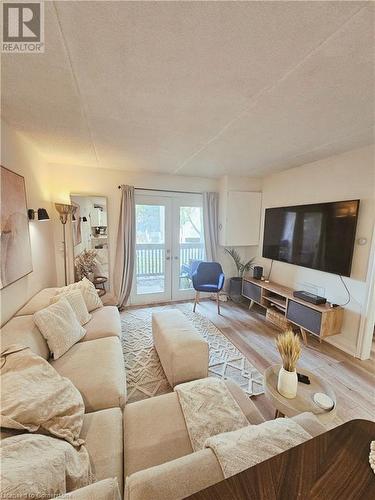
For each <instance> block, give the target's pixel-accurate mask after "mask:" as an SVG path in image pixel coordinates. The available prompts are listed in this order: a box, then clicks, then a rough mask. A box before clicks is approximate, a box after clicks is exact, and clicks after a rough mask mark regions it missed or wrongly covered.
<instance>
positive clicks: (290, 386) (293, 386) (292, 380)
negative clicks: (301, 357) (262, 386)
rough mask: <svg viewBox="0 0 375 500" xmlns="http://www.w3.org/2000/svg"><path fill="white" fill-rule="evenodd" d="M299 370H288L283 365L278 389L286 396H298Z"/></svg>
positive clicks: (291, 397) (290, 397)
mask: <svg viewBox="0 0 375 500" xmlns="http://www.w3.org/2000/svg"><path fill="white" fill-rule="evenodd" d="M297 384H298V378H297V372H296V371H295V370H294V372H288V371H287V370H284V368H283V367H281V368H280V371H279V379H278V381H277V390H278V391H279V393H280V394H281V395H282V396H284V398H288V399H293V398H295V397H296V396H297Z"/></svg>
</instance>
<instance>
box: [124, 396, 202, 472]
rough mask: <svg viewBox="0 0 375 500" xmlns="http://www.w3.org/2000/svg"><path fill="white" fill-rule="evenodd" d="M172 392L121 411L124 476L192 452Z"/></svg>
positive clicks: (177, 404)
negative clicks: (122, 418)
mask: <svg viewBox="0 0 375 500" xmlns="http://www.w3.org/2000/svg"><path fill="white" fill-rule="evenodd" d="M177 398H178V397H177V394H176V393H175V392H173V393H169V394H163V395H161V396H156V397H154V398H150V399H144V400H142V401H137V402H135V403H129V404H127V405H126V406H125V409H124V433H125V438H124V461H125V476H129V475H130V474H133V473H134V472H137V471H139V470H142V469H147V468H148V467H152V466H153V465H158V464H162V463H164V462H168V461H169V460H173V459H175V458H178V457H182V456H184V455H188V454H189V453H192V452H193V449H192V447H191V443H190V439H189V435H188V433H187V430H186V425H185V419H184V416H183V413H182V410H181V407H180V404H179V402H178V399H177Z"/></svg>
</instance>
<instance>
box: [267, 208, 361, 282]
mask: <svg viewBox="0 0 375 500" xmlns="http://www.w3.org/2000/svg"><path fill="white" fill-rule="evenodd" d="M358 209H359V200H350V201H335V202H331V203H316V204H312V205H297V206H293V207H279V208H267V209H266V212H265V219H264V237H263V257H266V258H268V259H274V260H279V261H281V262H288V263H289V264H295V265H297V266H303V267H309V268H311V269H318V270H320V271H325V272H327V273H334V274H341V275H343V276H350V272H351V267H352V258H353V250H354V242H355V232H356V227H357V218H358Z"/></svg>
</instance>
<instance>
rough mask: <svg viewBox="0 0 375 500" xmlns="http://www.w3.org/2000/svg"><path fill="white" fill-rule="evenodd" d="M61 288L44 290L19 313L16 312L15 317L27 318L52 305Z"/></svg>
mask: <svg viewBox="0 0 375 500" xmlns="http://www.w3.org/2000/svg"><path fill="white" fill-rule="evenodd" d="M58 291H59V288H44V290H41V291H40V292H38V293H37V294H36V295H34V297H32V298H31V299H30V300H29V302H27V303H26V304H25V305H24V306H23V307H22V308H21V309H20V310H19V311H17V312H16V314H15V316H25V315H28V314H34V313H36V312H37V311H40V310H41V309H44V308H45V307H48V306H49V304H50V300H51V298H52V297H53V296H54V295H56V294H57V292H58Z"/></svg>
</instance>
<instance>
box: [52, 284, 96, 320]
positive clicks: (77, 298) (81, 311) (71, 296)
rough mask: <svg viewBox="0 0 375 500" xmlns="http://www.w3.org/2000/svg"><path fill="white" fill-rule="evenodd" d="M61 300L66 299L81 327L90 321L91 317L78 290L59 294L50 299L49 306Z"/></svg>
mask: <svg viewBox="0 0 375 500" xmlns="http://www.w3.org/2000/svg"><path fill="white" fill-rule="evenodd" d="M61 298H64V299H66V300H67V301H68V302H69V304H70V305H71V306H72V309H73V311H74V313H75V315H76V316H77V319H78V321H79V322H80V324H81V325H85V324H86V323H88V322H89V321H90V319H91V318H92V316H91V314H90V313H89V311H88V309H87V306H86V302H85V301H84V298H83V295H82V292H81V290H79V289H78V290H72V291H70V292H63V293H59V294H58V295H55V296H54V297H52V298H51V300H50V304H55V303H56V302H58V301H59V300H60V299H61Z"/></svg>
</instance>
